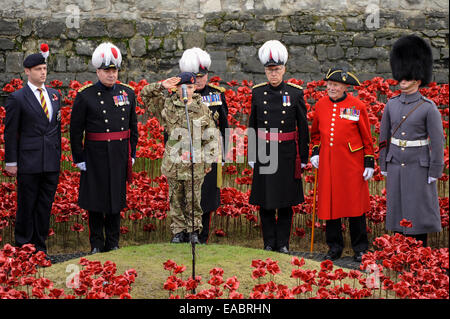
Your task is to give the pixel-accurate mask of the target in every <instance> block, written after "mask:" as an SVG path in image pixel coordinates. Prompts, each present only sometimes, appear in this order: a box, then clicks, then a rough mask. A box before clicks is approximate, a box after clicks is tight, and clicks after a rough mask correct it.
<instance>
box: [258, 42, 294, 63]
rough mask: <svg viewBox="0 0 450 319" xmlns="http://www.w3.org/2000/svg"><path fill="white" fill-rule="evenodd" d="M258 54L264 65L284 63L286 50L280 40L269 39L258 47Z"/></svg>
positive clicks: (286, 54) (286, 57) (286, 55)
mask: <svg viewBox="0 0 450 319" xmlns="http://www.w3.org/2000/svg"><path fill="white" fill-rule="evenodd" d="M258 56H259V60H260V61H261V63H262V64H264V66H271V65H285V64H286V62H287V59H288V51H287V49H286V47H285V46H284V45H283V44H282V43H281V42H280V41H278V40H269V41H267V42H266V43H264V44H263V46H262V47H261V48H260V49H259V51H258Z"/></svg>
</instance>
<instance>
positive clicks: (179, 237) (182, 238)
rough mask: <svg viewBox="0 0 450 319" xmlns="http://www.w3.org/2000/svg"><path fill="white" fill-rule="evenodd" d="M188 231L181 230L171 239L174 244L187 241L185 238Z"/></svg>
mask: <svg viewBox="0 0 450 319" xmlns="http://www.w3.org/2000/svg"><path fill="white" fill-rule="evenodd" d="M185 237H186V233H185V232H184V231H182V232H179V233H177V234H175V236H173V238H172V240H171V241H170V242H171V243H172V244H180V243H184V242H186V240H185Z"/></svg>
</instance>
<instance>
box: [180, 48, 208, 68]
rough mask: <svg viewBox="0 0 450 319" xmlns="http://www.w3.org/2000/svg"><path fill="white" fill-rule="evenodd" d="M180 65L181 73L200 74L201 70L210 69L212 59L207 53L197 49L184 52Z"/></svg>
mask: <svg viewBox="0 0 450 319" xmlns="http://www.w3.org/2000/svg"><path fill="white" fill-rule="evenodd" d="M179 65H180V71H181V72H192V73H198V72H200V71H201V69H209V67H210V66H211V57H210V56H209V54H208V53H207V52H206V51H203V50H202V49H200V48H196V47H195V48H191V49H187V50H186V51H184V52H183V55H182V56H181V59H180V62H179Z"/></svg>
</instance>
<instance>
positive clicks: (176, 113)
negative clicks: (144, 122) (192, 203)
mask: <svg viewBox="0 0 450 319" xmlns="http://www.w3.org/2000/svg"><path fill="white" fill-rule="evenodd" d="M141 98H142V101H143V103H144V105H145V107H146V108H147V110H148V111H150V112H152V113H153V115H154V116H155V117H156V118H157V119H158V121H159V123H160V124H161V125H162V126H163V127H164V129H165V130H166V132H167V134H168V136H169V139H168V141H167V143H166V145H165V151H164V157H163V160H162V164H161V173H162V174H164V175H165V176H166V177H167V178H175V179H178V180H189V179H190V178H191V164H190V158H189V154H190V142H189V138H188V136H189V134H188V126H187V121H186V110H185V105H184V103H183V102H182V101H181V100H180V98H179V97H178V96H177V94H170V93H169V92H168V91H167V90H166V89H165V88H164V87H163V86H162V85H161V83H151V84H148V85H146V86H145V87H144V88H143V89H142V91H141ZM188 114H189V122H190V129H191V134H192V136H193V140H192V142H193V148H194V178H195V179H198V178H203V177H204V176H205V170H206V169H207V168H210V167H211V163H213V162H217V159H218V158H219V154H220V149H219V145H220V144H219V143H218V141H219V137H220V132H219V130H218V129H217V128H216V126H215V122H214V119H213V117H212V113H211V111H210V110H209V108H208V107H207V106H206V105H205V104H203V102H202V97H201V95H200V94H194V95H193V97H192V102H191V103H190V104H189V105H188Z"/></svg>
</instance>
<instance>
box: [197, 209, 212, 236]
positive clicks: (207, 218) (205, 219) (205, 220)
mask: <svg viewBox="0 0 450 319" xmlns="http://www.w3.org/2000/svg"><path fill="white" fill-rule="evenodd" d="M211 213H212V212H208V213H203V214H202V231H201V233H200V235H199V236H198V240H199V241H200V243H202V244H206V243H207V242H208V237H209V228H210V224H211Z"/></svg>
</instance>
